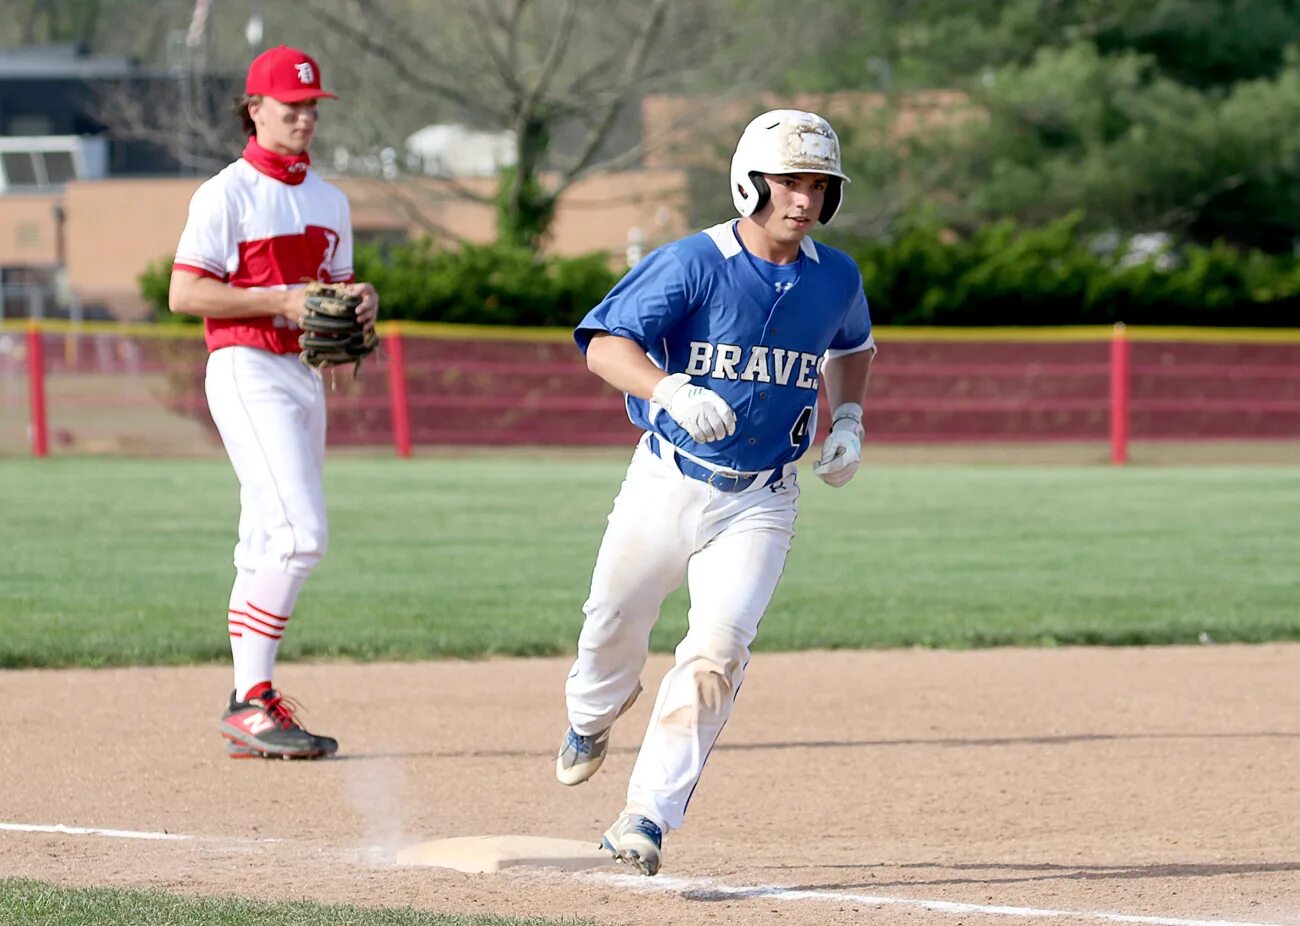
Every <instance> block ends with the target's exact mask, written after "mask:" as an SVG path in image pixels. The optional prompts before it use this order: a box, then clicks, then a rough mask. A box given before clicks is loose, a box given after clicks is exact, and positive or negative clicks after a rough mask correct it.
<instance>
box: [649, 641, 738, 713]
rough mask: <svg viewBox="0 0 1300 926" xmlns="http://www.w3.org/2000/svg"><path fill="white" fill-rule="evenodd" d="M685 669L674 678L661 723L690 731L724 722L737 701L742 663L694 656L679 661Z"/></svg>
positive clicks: (680, 665) (679, 665) (679, 664)
mask: <svg viewBox="0 0 1300 926" xmlns="http://www.w3.org/2000/svg"><path fill="white" fill-rule="evenodd" d="M678 667H679V669H682V670H684V671H682V672H680V673H679V674H678V675H677V678H676V679H675V680H674V688H675V689H676V690H673V691H670V692H669V697H668V701H667V703H666V705H665V708H666V709H665V711H664V714H663V720H662V723H663V725H664V727H665V728H668V729H680V730H682V731H693V730H694V729H696V728H697V727H700V726H716V725H718V724H721V723H725V722H726V719H727V717H728V716H730V714H731V706H732V704H733V703H734V702H735V700H736V690H737V689H738V688H739V687H740V679H741V677H742V676H743V674H744V664H743V663H741V662H738V661H735V660H715V659H711V658H707V657H703V656H701V657H695V658H692V659H690V660H689V661H688V662H686V663H682V662H680V661H679V663H678Z"/></svg>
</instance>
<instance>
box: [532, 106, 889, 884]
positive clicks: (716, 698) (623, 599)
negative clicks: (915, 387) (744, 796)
mask: <svg viewBox="0 0 1300 926" xmlns="http://www.w3.org/2000/svg"><path fill="white" fill-rule="evenodd" d="M848 179H849V178H848V177H846V176H845V175H844V173H843V171H842V170H841V167H840V145H839V139H838V138H837V137H836V135H835V132H834V130H833V129H832V128H831V126H830V124H829V123H828V122H827V121H826V120H825V119H823V118H821V117H820V116H817V115H815V114H813V113H806V112H799V111H796V110H776V111H773V112H768V113H764V114H763V115H761V116H759V117H758V118H757V119H755V120H753V121H752V122H751V123H750V124H749V126H748V127H747V128H746V129H745V131H744V133H743V134H742V135H741V138H740V142H739V144H738V145H737V147H736V153H735V156H734V157H733V159H732V163H731V184H732V197H733V199H734V201H735V204H736V209H737V210H738V211H739V212H740V215H741V218H740V219H739V220H732V221H729V222H725V223H723V224H721V225H716V226H714V227H713V228H710V229H707V230H705V231H703V232H700V233H698V234H695V235H692V236H690V237H688V238H683V239H681V240H679V241H676V242H673V243H672V244H669V245H666V246H664V247H662V248H660V249H658V250H656V251H654V252H653V253H652V254H650V255H649V256H648V257H647V258H646V259H645V260H644V261H642V262H641V263H640V264H638V265H637V266H636V267H635V268H634V269H633V270H632V271H631V272H630V273H628V274H627V276H625V277H624V278H623V279H622V281H620V282H619V283H618V285H617V286H615V287H614V289H613V290H611V291H610V293H609V295H607V296H606V297H605V299H604V300H603V301H602V302H601V303H600V305H598V306H596V308H594V309H593V310H592V311H591V312H590V313H589V314H588V315H587V317H586V318H584V319H583V320H582V322H581V324H579V326H578V328H577V330H576V332H575V338H576V340H577V342H578V346H579V347H580V348H581V349H582V350H583V351H584V352H585V353H586V357H587V366H588V368H589V369H591V371H592V372H593V373H595V374H596V375H597V376H600V377H601V378H602V379H604V380H605V381H606V382H608V383H609V384H611V385H612V386H614V387H615V388H617V389H620V390H622V391H623V392H624V393H626V395H627V411H628V415H629V417H630V418H631V419H632V421H633V422H634V423H635V424H636V425H637V426H638V427H641V428H643V429H644V430H645V434H644V435H643V436H642V438H641V441H640V443H639V444H638V445H637V448H636V451H635V453H634V454H633V457H632V462H631V464H630V465H629V467H628V471H627V477H626V479H625V480H624V482H623V486H622V489H621V491H620V492H619V494H618V497H617V498H616V499H615V501H614V510H613V512H612V513H611V514H610V516H609V526H608V528H607V530H606V532H605V538H604V541H603V542H602V543H601V547H600V553H599V554H598V556H597V558H596V566H595V570H594V572H593V575H592V582H591V594H590V597H588V599H587V602H586V604H585V605H584V606H583V612H584V614H585V615H586V617H585V621H584V623H583V626H582V632H581V634H580V635H579V638H578V657H577V660H576V662H574V664H573V670H572V671H571V672H570V674H569V678H568V682H567V683H566V685H565V697H566V702H567V707H568V715H569V724H570V726H569V729H568V730H567V731H566V733H565V736H564V741H563V743H562V744H561V747H560V753H559V755H558V757H557V758H556V766H555V771H556V777H558V778H559V780H560V782H561V783H563V784H566V785H576V784H579V783H580V782H583V781H586V780H587V779H588V778H590V777H591V776H592V775H593V774H595V772H596V770H597V769H598V768H599V767H600V765H601V763H602V762H603V761H604V759H605V753H606V750H607V748H608V744H609V731H610V727H611V726H612V725H613V723H614V720H615V719H616V718H617V717H618V716H619V715H620V714H621V713H622V712H623V711H625V710H627V709H628V707H630V706H631V704H632V702H633V701H634V700H635V699H636V697H637V695H638V694H639V693H640V691H641V685H640V676H641V670H642V668H643V667H644V665H645V660H646V654H647V650H648V646H649V639H650V631H651V629H652V628H653V626H654V624H655V622H656V621H657V620H658V618H659V609H660V606H661V605H662V603H663V600H664V598H665V597H666V596H667V595H668V594H669V592H671V591H672V590H673V589H675V588H676V587H677V586H678V585H680V584H681V583H682V581H683V579H685V581H686V582H687V586H688V590H689V592H690V599H691V606H690V611H689V615H688V617H689V622H690V629H689V630H688V632H687V634H686V636H685V638H684V639H683V640H682V641H681V643H680V644H679V645H678V646H677V651H676V662H675V665H674V666H673V668H672V669H671V670H670V671H669V672H668V674H667V675H666V676H665V677H664V679H663V682H662V684H661V685H660V686H659V695H658V698H657V699H656V701H655V706H654V712H653V713H652V714H651V717H650V723H649V727H648V728H647V730H646V734H645V739H644V740H643V742H642V744H641V751H640V754H639V755H638V757H637V761H636V765H635V767H634V768H633V770H632V778H631V782H630V784H629V785H628V791H627V805H626V807H625V809H624V811H623V813H622V814H620V816H619V817H618V819H617V820H616V821H615V822H614V824H613V825H612V826H611V827H610V828H609V829H608V830H607V831H606V832H605V834H604V837H603V840H602V845H603V846H604V848H606V849H607V850H609V851H610V852H611V853H612V854H613V855H614V857H615V858H616V859H618V860H619V861H622V862H626V863H628V864H631V865H634V866H635V867H636V868H638V869H639V870H640V871H641V872H642V873H643V874H647V875H653V874H655V873H656V872H657V871H658V870H659V865H660V862H661V859H662V854H663V834H664V832H665V831H667V830H671V829H676V828H677V827H680V826H681V825H682V820H683V817H684V815H685V813H686V805H687V803H688V801H689V800H690V797H691V792H692V791H693V790H694V789H695V785H696V783H697V782H698V781H699V777H700V773H701V771H702V770H703V768H704V763H705V760H706V759H707V758H708V755H709V751H710V750H711V749H712V748H713V744H714V742H715V741H716V740H717V738H718V735H719V734H720V733H721V732H722V727H723V725H724V724H725V723H726V721H727V718H728V716H729V715H730V714H731V709H732V704H733V703H734V701H735V698H736V694H737V692H738V691H739V690H740V684H741V681H742V679H743V678H744V673H745V666H746V663H747V662H748V661H749V645H750V643H751V642H752V641H753V639H754V636H755V634H756V633H757V631H758V623H759V620H760V619H761V618H762V616H763V612H764V611H765V610H766V609H767V605H768V602H769V601H770V600H771V598H772V593H773V592H774V591H775V590H776V584H777V581H778V580H779V579H780V577H781V570H782V569H783V568H784V566H785V559H786V554H787V553H788V552H789V549H790V541H791V538H792V537H793V536H794V519H795V508H796V502H797V500H798V498H799V484H798V479H797V476H796V466H795V460H797V459H798V458H799V457H800V456H802V455H803V454H804V452H805V451H807V450H808V448H809V446H810V444H811V442H812V440H813V437H814V435H816V433H817V393H818V389H819V387H821V386H822V385H823V383H824V386H825V389H826V393H827V397H828V399H829V405H830V408H831V409H832V413H831V424H830V433H829V435H828V436H827V438H826V440H825V441H824V443H823V445H822V453H821V457H820V459H819V460H818V461H817V462H816V463H814V464H813V472H814V473H815V474H816V475H818V476H819V477H821V478H822V479H823V480H825V481H826V482H827V483H828V484H830V485H832V486H836V487H839V486H843V485H844V484H845V483H847V482H848V481H849V480H850V479H851V478H853V474H854V473H855V472H856V471H857V469H858V464H859V456H860V453H861V448H862V402H863V400H864V397H865V395H866V389H867V377H868V374H869V372H870V369H871V360H872V357H873V356H874V354H875V342H874V341H873V339H872V336H871V318H870V315H869V313H868V310H867V300H866V296H865V295H864V293H863V290H862V276H861V274H860V273H859V271H858V268H857V266H856V265H855V264H854V262H853V261H852V260H851V259H850V258H849V257H848V255H846V254H844V253H843V252H841V251H837V250H835V249H834V248H829V247H827V246H825V245H823V244H818V243H816V242H814V241H813V240H812V239H810V238H808V237H807V235H808V232H809V231H810V230H811V229H812V227H813V224H814V223H815V222H818V221H820V222H822V223H826V222H829V221H831V219H833V218H834V217H835V213H836V212H837V211H838V210H839V207H840V203H841V202H842V200H843V185H844V184H845V183H847V182H848Z"/></svg>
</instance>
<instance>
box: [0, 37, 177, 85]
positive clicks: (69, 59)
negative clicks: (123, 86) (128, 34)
mask: <svg viewBox="0 0 1300 926" xmlns="http://www.w3.org/2000/svg"><path fill="white" fill-rule="evenodd" d="M151 70H152V69H147V68H141V67H140V66H139V65H137V64H136V63H135V62H134V61H132V60H131V59H129V58H92V57H90V56H88V55H86V54H85V53H84V51H83V50H82V49H80V48H79V47H77V46H76V45H28V46H23V47H19V48H0V80H59V79H63V80H67V79H69V78H71V79H80V80H87V79H102V78H111V77H128V76H141V75H144V74H149V73H151Z"/></svg>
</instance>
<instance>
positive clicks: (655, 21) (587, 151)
mask: <svg viewBox="0 0 1300 926" xmlns="http://www.w3.org/2000/svg"><path fill="white" fill-rule="evenodd" d="M667 3H668V0H653V2H652V3H651V4H650V9H649V10H648V11H647V13H646V18H645V22H644V24H643V26H642V29H641V33H640V34H639V35H638V36H637V38H636V41H635V42H634V43H633V46H632V49H631V53H630V54H629V55H628V58H627V64H626V66H625V67H624V69H623V81H622V86H621V92H619V93H618V95H617V97H616V98H615V99H612V100H610V101H609V102H608V103H606V104H605V107H604V110H603V112H602V113H601V116H600V119H599V121H598V122H597V124H596V127H595V128H593V129H592V130H591V132H590V133H589V134H588V136H587V143H586V146H585V147H584V148H583V149H582V152H581V153H580V154H579V155H578V157H577V159H576V160H575V161H574V163H573V164H572V165H571V166H570V167H569V168H568V169H566V170H565V171H564V179H563V180H561V183H560V188H559V191H562V190H564V189H565V188H566V187H567V186H569V185H570V184H571V183H573V181H574V180H575V179H576V178H577V177H578V176H580V175H581V173H582V171H583V169H584V168H585V167H587V166H588V165H589V164H590V163H591V160H592V158H594V157H595V155H596V151H597V149H599V147H600V144H601V142H602V141H604V139H605V137H606V136H607V135H608V134H609V128H610V126H611V125H613V124H614V117H615V116H616V115H617V114H618V110H619V107H620V106H621V105H622V104H623V103H624V102H625V101H626V100H627V99H628V97H629V96H630V95H631V93H632V90H633V89H634V88H635V87H636V86H637V84H638V82H639V81H640V75H641V71H642V69H643V68H644V66H645V59H646V55H647V53H648V52H649V50H650V46H651V44H652V43H653V41H654V37H655V35H656V34H657V32H658V30H659V27H660V26H662V25H663V21H664V12H665V9H666V7H667ZM559 191H557V194H556V195H558V192H559Z"/></svg>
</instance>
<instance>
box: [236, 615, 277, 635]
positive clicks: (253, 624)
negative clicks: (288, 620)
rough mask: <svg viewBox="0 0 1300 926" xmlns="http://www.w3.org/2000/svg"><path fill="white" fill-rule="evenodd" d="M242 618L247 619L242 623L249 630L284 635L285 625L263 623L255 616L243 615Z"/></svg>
mask: <svg viewBox="0 0 1300 926" xmlns="http://www.w3.org/2000/svg"><path fill="white" fill-rule="evenodd" d="M244 617H245V618H247V620H245V621H244V626H245V627H247V628H248V629H249V630H257V631H260V632H261V633H265V634H272V633H274V634H281V633H284V628H285V627H286V626H287V625H286V624H272V623H271V622H270V621H264V620H262V619H261V618H260V617H258V616H257V615H256V614H245V615H244Z"/></svg>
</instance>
